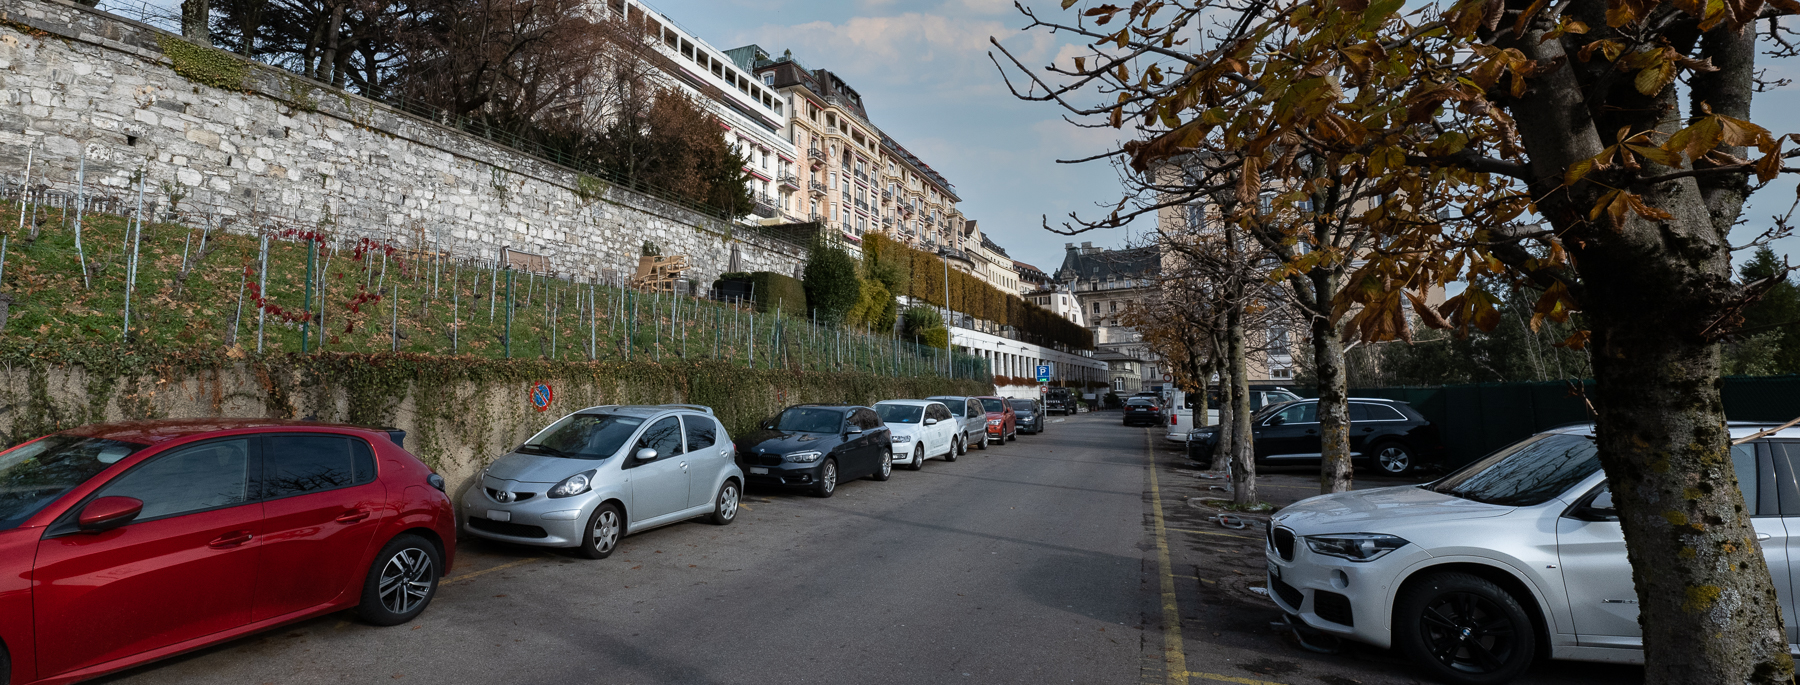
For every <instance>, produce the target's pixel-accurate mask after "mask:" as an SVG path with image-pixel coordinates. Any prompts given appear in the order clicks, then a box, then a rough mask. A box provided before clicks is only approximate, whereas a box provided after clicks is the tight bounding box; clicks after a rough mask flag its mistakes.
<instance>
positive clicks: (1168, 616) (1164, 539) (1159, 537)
mask: <svg viewBox="0 0 1800 685" xmlns="http://www.w3.org/2000/svg"><path fill="white" fill-rule="evenodd" d="M1144 454H1145V456H1148V457H1149V458H1150V506H1151V510H1150V512H1151V520H1153V521H1155V522H1156V563H1157V566H1159V567H1160V570H1161V571H1162V611H1163V663H1164V664H1165V665H1166V669H1167V672H1168V682H1170V683H1180V684H1181V685H1187V682H1188V680H1189V679H1190V678H1198V679H1200V680H1211V681H1216V682H1221V683H1236V684H1237V685H1282V684H1281V683H1277V682H1275V681H1272V680H1256V679H1254V678H1240V677H1237V676H1233V675H1223V674H1219V673H1204V672H1200V671H1189V670H1187V650H1186V648H1185V647H1184V646H1183V643H1182V641H1181V608H1180V606H1179V605H1178V604H1177V603H1176V600H1175V569H1174V567H1173V564H1171V563H1170V561H1169V533H1168V531H1171V530H1174V531H1179V532H1183V533H1202V534H1205V535H1226V536H1230V537H1242V536H1238V535H1231V534H1230V533H1209V532H1206V531H1200V530H1186V529H1182V528H1169V527H1168V526H1166V525H1164V524H1163V506H1162V489H1161V487H1159V486H1158V484H1157V479H1156V450H1155V448H1154V444H1153V443H1152V442H1151V441H1150V432H1149V431H1145V432H1144ZM1252 539H1254V538H1252ZM1201 580H1204V579H1201Z"/></svg>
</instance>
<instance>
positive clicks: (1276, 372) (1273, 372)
mask: <svg viewBox="0 0 1800 685" xmlns="http://www.w3.org/2000/svg"><path fill="white" fill-rule="evenodd" d="M1269 377H1270V378H1279V379H1284V380H1285V379H1289V378H1293V377H1294V370H1293V369H1269Z"/></svg>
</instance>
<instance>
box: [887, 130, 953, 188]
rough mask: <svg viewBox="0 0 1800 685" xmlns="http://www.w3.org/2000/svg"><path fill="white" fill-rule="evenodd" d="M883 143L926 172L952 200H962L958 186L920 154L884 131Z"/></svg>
mask: <svg viewBox="0 0 1800 685" xmlns="http://www.w3.org/2000/svg"><path fill="white" fill-rule="evenodd" d="M881 145H882V147H885V148H887V149H888V150H890V151H892V152H893V154H894V155H896V156H898V157H899V158H900V160H901V161H903V162H905V163H906V165H907V166H910V167H912V168H913V170H914V171H917V172H919V173H921V174H924V175H925V177H926V178H929V179H931V182H932V183H933V184H936V185H937V187H938V190H939V191H942V192H943V193H944V194H945V195H949V196H950V200H951V201H953V202H962V198H960V197H957V196H956V186H953V185H951V184H950V181H949V180H947V179H945V178H944V175H943V174H940V173H938V172H937V170H936V169H933V168H931V165H930V164H926V163H925V160H922V159H919V158H918V156H916V155H914V154H913V153H911V152H909V151H907V149H906V148H904V147H901V146H900V142H899V141H897V140H894V139H893V138H891V137H889V136H888V135H887V134H886V133H883V134H881Z"/></svg>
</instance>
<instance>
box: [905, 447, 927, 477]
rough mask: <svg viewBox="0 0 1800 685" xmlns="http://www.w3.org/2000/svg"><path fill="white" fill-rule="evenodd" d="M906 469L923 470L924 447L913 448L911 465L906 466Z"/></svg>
mask: <svg viewBox="0 0 1800 685" xmlns="http://www.w3.org/2000/svg"><path fill="white" fill-rule="evenodd" d="M906 468H907V470H909V471H917V470H919V469H922V468H925V446H924V445H919V446H918V447H914V448H913V455H912V463H911V464H907V465H906Z"/></svg>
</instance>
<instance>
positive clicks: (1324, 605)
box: [1264, 538, 1430, 649]
mask: <svg viewBox="0 0 1800 685" xmlns="http://www.w3.org/2000/svg"><path fill="white" fill-rule="evenodd" d="M1293 555H1294V559H1293V560H1292V561H1288V560H1284V559H1282V558H1281V554H1280V553H1279V552H1277V551H1276V550H1275V549H1274V546H1273V545H1272V544H1271V545H1266V546H1265V547H1264V557H1265V558H1266V559H1267V561H1268V576H1267V580H1268V588H1269V599H1270V600H1271V601H1273V602H1275V606H1277V607H1279V608H1280V609H1281V610H1282V611H1284V612H1287V613H1288V614H1290V615H1293V616H1296V617H1298V619H1299V620H1300V621H1301V622H1304V623H1305V624H1306V625H1307V626H1308V627H1311V628H1313V629H1315V630H1318V631H1320V632H1323V633H1327V634H1330V635H1335V636H1338V637H1341V638H1345V639H1348V640H1355V641H1357V642H1361V643H1364V644H1369V645H1373V646H1376V647H1380V648H1382V649H1386V648H1389V647H1391V646H1393V635H1392V629H1391V625H1390V624H1391V619H1392V617H1393V607H1391V606H1388V603H1387V602H1388V597H1389V596H1391V595H1392V594H1393V589H1394V588H1393V583H1394V581H1395V579H1396V578H1398V577H1399V572H1400V571H1401V570H1402V569H1405V568H1408V567H1409V566H1411V565H1412V564H1413V562H1415V561H1417V560H1418V559H1420V558H1423V557H1428V556H1430V555H1429V554H1426V553H1425V552H1424V550H1421V549H1419V547H1418V546H1417V545H1407V546H1405V547H1402V548H1400V549H1397V550H1394V551H1392V552H1389V553H1388V554H1387V555H1385V556H1383V557H1381V558H1379V559H1376V560H1374V561H1350V560H1349V559H1341V558H1338V557H1333V556H1326V555H1323V554H1314V553H1313V552H1312V550H1311V549H1309V548H1307V546H1306V541H1305V540H1304V539H1301V538H1296V539H1295V540H1294V551H1293Z"/></svg>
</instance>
